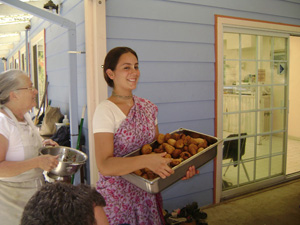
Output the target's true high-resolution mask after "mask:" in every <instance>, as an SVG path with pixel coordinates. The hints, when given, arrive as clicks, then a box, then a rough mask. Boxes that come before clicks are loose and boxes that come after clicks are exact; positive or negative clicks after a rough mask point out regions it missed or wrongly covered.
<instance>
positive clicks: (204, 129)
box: [158, 114, 215, 136]
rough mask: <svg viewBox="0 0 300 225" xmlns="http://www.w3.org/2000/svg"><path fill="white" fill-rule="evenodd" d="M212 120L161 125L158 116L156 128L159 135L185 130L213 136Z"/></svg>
mask: <svg viewBox="0 0 300 225" xmlns="http://www.w3.org/2000/svg"><path fill="white" fill-rule="evenodd" d="M214 121H215V120H214V119H204V120H190V121H181V122H171V123H161V122H160V114H158V127H159V131H160V132H161V133H168V132H171V131H174V130H177V129H179V128H186V129H190V130H194V131H197V132H200V133H204V134H208V135H211V136H214Z"/></svg>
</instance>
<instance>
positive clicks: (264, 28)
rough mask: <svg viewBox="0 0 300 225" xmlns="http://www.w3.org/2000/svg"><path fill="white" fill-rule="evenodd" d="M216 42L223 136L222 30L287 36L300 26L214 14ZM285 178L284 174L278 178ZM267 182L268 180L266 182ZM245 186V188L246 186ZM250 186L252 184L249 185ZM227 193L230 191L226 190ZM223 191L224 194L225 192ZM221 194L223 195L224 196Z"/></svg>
mask: <svg viewBox="0 0 300 225" xmlns="http://www.w3.org/2000/svg"><path fill="white" fill-rule="evenodd" d="M216 28H217V29H216V34H215V35H216V44H217V49H216V53H217V56H216V57H217V62H216V65H217V70H216V72H217V74H216V79H217V81H216V83H217V84H218V86H217V87H216V89H217V96H216V97H217V110H216V112H217V115H216V117H217V124H216V125H217V137H218V138H222V137H223V132H222V131H223V119H222V111H223V101H221V100H222V99H223V98H222V95H223V89H222V88H223V32H224V29H226V30H227V29H231V30H233V29H236V28H239V29H243V31H246V30H247V29H248V30H249V31H248V32H252V31H253V30H259V31H260V32H264V33H269V32H276V33H277V34H279V35H280V36H289V35H296V36H299V35H300V26H295V25H289V24H278V23H271V22H267V21H256V20H248V19H243V18H232V17H225V16H224V17H223V16H221V15H220V16H219V15H218V16H216ZM222 158H223V152H222V145H219V146H218V154H217V157H216V167H215V168H216V170H215V173H216V174H215V177H216V183H215V185H216V186H215V203H219V202H220V200H221V196H222ZM278 179H279V180H280V179H286V176H283V177H280V178H278ZM266 183H268V181H267V182H266ZM248 187H249V186H248ZM248 187H247V188H248ZM251 187H252V186H251ZM247 188H246V187H245V188H242V189H243V190H241V191H245V190H248V189H247ZM226 193H227V194H228V193H230V192H226ZM226 193H224V195H225V196H227V194H226ZM224 195H223V196H224Z"/></svg>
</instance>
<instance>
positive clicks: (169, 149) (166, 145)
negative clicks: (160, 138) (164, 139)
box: [163, 143, 175, 155]
mask: <svg viewBox="0 0 300 225" xmlns="http://www.w3.org/2000/svg"><path fill="white" fill-rule="evenodd" d="M163 147H164V149H165V150H166V152H167V153H169V154H171V155H172V152H173V151H174V150H175V148H174V147H173V146H172V145H170V144H168V143H163Z"/></svg>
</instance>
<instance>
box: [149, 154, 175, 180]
mask: <svg viewBox="0 0 300 225" xmlns="http://www.w3.org/2000/svg"><path fill="white" fill-rule="evenodd" d="M166 154H167V153H166V152H163V153H159V154H148V155H147V157H148V159H147V162H148V163H147V166H146V167H147V168H148V169H150V170H152V171H153V172H154V173H156V174H157V175H159V176H160V177H161V178H163V179H164V178H166V177H168V176H170V175H171V174H173V173H174V170H173V169H172V168H170V167H169V163H170V162H171V161H172V159H170V158H165V157H164V156H165V155H166Z"/></svg>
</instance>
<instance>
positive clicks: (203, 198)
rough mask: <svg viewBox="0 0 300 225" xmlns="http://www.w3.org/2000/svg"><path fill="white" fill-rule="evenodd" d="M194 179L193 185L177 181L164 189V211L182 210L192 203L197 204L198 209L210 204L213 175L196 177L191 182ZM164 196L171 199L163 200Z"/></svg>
mask: <svg viewBox="0 0 300 225" xmlns="http://www.w3.org/2000/svg"><path fill="white" fill-rule="evenodd" d="M194 179H195V180H196V182H195V183H194V182H193V183H187V182H185V183H184V181H178V182H177V183H175V184H173V185H172V186H170V187H169V188H168V189H165V190H164V191H163V192H162V197H163V201H164V209H167V210H168V211H169V212H172V211H173V210H174V209H178V208H183V207H184V206H186V205H188V204H191V203H192V202H197V203H198V206H199V207H201V206H205V205H208V204H210V203H211V202H212V201H213V199H212V198H213V187H212V186H213V185H212V184H213V180H212V179H213V173H212V172H211V173H207V174H203V175H197V177H193V179H191V181H192V180H194ZM203 181H205V182H203ZM202 187H203V188H202ZM204 188H206V189H204ZM197 190H199V191H197ZM165 195H167V196H171V197H170V198H165Z"/></svg>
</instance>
